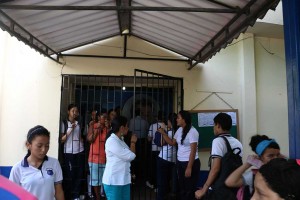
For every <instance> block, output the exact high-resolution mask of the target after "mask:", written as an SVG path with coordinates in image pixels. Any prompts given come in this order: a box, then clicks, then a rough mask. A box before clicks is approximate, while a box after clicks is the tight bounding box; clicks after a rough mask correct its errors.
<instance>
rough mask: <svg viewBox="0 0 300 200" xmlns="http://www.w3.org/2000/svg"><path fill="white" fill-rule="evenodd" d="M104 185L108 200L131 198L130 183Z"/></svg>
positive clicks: (126, 199)
mask: <svg viewBox="0 0 300 200" xmlns="http://www.w3.org/2000/svg"><path fill="white" fill-rule="evenodd" d="M103 186H104V191H105V194H106V198H107V200H120V199H122V200H130V184H127V185H105V184H103Z"/></svg>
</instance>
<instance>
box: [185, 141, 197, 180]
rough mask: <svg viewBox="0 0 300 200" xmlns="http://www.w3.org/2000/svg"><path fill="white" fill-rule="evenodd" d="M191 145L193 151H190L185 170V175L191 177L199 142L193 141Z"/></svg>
mask: <svg viewBox="0 0 300 200" xmlns="http://www.w3.org/2000/svg"><path fill="white" fill-rule="evenodd" d="M190 146H191V152H190V157H189V162H188V165H187V167H186V170H185V177H191V175H192V168H193V164H194V161H195V156H196V151H197V142H194V143H191V144H190ZM199 170H200V169H199Z"/></svg>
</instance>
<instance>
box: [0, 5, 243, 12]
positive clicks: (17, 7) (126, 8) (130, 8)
mask: <svg viewBox="0 0 300 200" xmlns="http://www.w3.org/2000/svg"><path fill="white" fill-rule="evenodd" d="M0 9H14V10H116V11H169V12H209V13H238V12H239V11H240V9H239V8H235V9H227V8H226V9H217V8H190V7H148V6H40V5H4V4H0Z"/></svg>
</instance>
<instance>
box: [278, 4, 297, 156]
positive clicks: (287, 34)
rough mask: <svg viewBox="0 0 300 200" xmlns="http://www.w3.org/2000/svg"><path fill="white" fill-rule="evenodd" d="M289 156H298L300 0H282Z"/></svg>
mask: <svg viewBox="0 0 300 200" xmlns="http://www.w3.org/2000/svg"><path fill="white" fill-rule="evenodd" d="M282 7H283V21H284V39H285V57H286V75H287V95H288V121H289V149H290V158H300V91H299V89H300V80H299V77H300V74H299V73H300V15H299V11H300V1H299V0H282Z"/></svg>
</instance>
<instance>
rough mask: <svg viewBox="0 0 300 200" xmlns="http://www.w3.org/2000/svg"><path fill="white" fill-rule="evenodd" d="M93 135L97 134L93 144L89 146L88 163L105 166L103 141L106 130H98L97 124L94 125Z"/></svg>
mask: <svg viewBox="0 0 300 200" xmlns="http://www.w3.org/2000/svg"><path fill="white" fill-rule="evenodd" d="M93 131H94V134H97V137H96V138H95V140H94V142H93V143H91V145H90V152H89V162H92V163H98V164H105V163H106V154H105V139H106V134H107V132H108V131H107V128H106V127H105V128H103V129H98V128H97V123H96V124H94V130H93Z"/></svg>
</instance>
